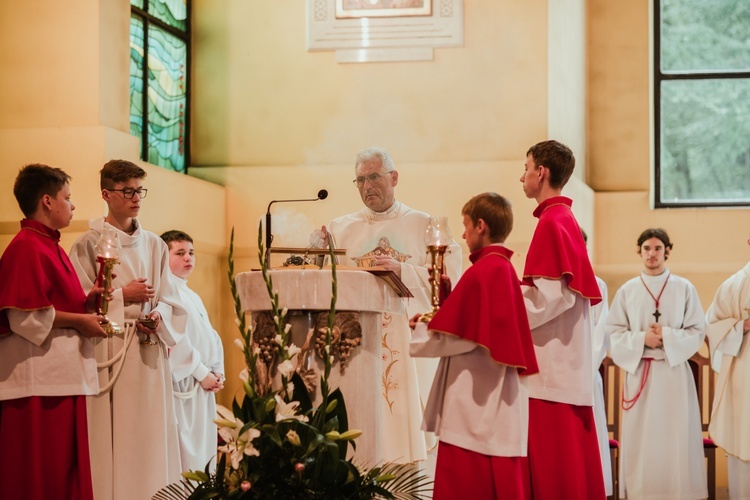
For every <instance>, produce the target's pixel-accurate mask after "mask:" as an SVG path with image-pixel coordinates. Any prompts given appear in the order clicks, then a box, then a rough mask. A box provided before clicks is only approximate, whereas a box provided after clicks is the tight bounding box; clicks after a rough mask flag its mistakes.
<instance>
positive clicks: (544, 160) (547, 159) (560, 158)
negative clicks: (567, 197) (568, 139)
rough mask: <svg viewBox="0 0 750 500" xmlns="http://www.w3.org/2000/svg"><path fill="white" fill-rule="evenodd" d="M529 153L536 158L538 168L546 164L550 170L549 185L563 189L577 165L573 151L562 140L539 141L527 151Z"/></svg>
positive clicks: (535, 162)
mask: <svg viewBox="0 0 750 500" xmlns="http://www.w3.org/2000/svg"><path fill="white" fill-rule="evenodd" d="M529 155H531V157H532V158H533V159H534V165H535V166H536V167H537V168H538V167H540V166H542V165H544V167H546V168H547V170H549V185H550V186H551V187H553V188H560V189H562V187H563V186H565V184H567V183H568V180H569V179H570V176H571V175H572V174H573V169H575V167H576V159H575V156H573V151H571V150H570V148H569V147H568V146H566V145H565V144H563V143H561V142H557V141H543V142H538V143H536V144H534V145H533V146H531V147H530V148H529V150H528V151H527V152H526V156H529Z"/></svg>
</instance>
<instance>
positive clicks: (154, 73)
mask: <svg viewBox="0 0 750 500" xmlns="http://www.w3.org/2000/svg"><path fill="white" fill-rule="evenodd" d="M130 5H131V7H130V10H131V13H130V133H131V134H133V135H135V136H136V137H140V138H141V159H143V160H146V161H148V162H149V163H153V164H155V165H159V166H162V167H164V168H167V169H170V170H175V171H177V172H186V171H187V164H188V160H189V140H188V139H189V130H190V128H189V125H190V120H189V117H190V115H189V112H188V111H189V96H190V94H189V88H190V87H189V62H190V0H131V1H130ZM144 89H145V90H144Z"/></svg>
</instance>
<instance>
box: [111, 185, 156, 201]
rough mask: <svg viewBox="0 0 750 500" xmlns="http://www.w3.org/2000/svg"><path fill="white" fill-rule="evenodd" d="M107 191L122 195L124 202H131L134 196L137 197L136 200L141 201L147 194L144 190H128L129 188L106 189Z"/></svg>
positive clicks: (146, 190)
mask: <svg viewBox="0 0 750 500" xmlns="http://www.w3.org/2000/svg"><path fill="white" fill-rule="evenodd" d="M107 191H119V192H120V193H122V197H123V198H125V199H126V200H132V199H133V196H135V195H136V194H137V195H138V198H140V199H143V198H145V197H146V195H147V194H148V189H146V188H139V189H129V188H125V189H107Z"/></svg>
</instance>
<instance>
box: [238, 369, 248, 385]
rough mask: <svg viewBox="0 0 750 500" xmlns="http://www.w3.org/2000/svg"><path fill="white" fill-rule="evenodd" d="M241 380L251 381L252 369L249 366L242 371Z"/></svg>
mask: <svg viewBox="0 0 750 500" xmlns="http://www.w3.org/2000/svg"><path fill="white" fill-rule="evenodd" d="M240 380H242V381H243V382H249V381H250V371H249V370H248V369H247V368H244V369H243V370H242V371H241V372H240Z"/></svg>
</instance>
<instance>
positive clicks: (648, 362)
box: [622, 358, 654, 411]
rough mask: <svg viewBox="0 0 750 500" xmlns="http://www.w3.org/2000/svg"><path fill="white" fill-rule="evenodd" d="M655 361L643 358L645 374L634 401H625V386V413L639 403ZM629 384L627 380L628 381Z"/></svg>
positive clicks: (623, 389) (623, 405)
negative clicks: (652, 363)
mask: <svg viewBox="0 0 750 500" xmlns="http://www.w3.org/2000/svg"><path fill="white" fill-rule="evenodd" d="M653 360H654V358H643V361H644V364H643V373H642V374H641V386H640V387H639V388H638V393H637V394H636V395H635V396H633V398H632V399H625V385H627V383H626V384H623V386H622V409H623V410H625V411H628V410H629V409H631V408H632V407H634V406H635V403H636V402H638V399H639V398H640V397H641V393H642V392H643V388H644V387H645V386H646V381H647V380H648V374H649V372H650V371H651V362H652V361H653ZM626 382H627V379H626Z"/></svg>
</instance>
